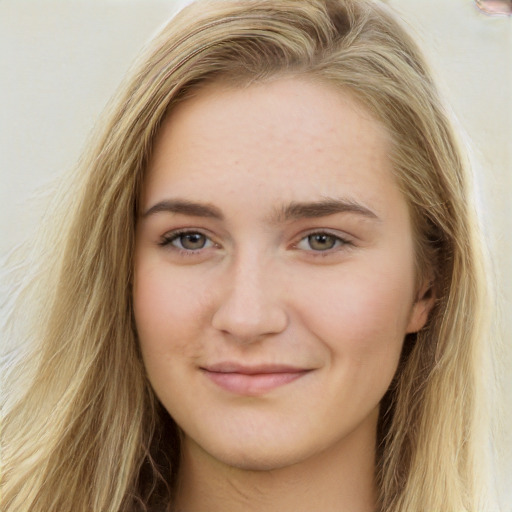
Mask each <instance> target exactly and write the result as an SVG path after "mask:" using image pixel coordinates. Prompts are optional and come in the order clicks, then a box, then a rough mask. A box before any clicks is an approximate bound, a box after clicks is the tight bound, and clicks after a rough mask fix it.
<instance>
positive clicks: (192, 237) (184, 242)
mask: <svg viewBox="0 0 512 512" xmlns="http://www.w3.org/2000/svg"><path fill="white" fill-rule="evenodd" d="M160 245H163V246H168V245H170V246H172V247H175V248H176V249H179V250H182V251H199V250H201V249H207V248H209V247H212V246H213V245H214V244H213V242H212V240H210V238H208V237H207V236H206V235H205V234H203V233H200V232H199V231H178V232H171V233H168V234H166V235H164V236H163V237H162V241H161V242H160Z"/></svg>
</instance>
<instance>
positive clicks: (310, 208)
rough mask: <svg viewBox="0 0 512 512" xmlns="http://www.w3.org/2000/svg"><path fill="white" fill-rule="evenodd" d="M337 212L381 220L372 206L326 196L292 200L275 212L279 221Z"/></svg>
mask: <svg viewBox="0 0 512 512" xmlns="http://www.w3.org/2000/svg"><path fill="white" fill-rule="evenodd" d="M336 213H355V214H357V215H362V216H363V217H367V218H368V219H374V220H379V217H378V216H377V214H376V213H375V212H374V211H372V210H370V208H368V207H366V206H363V205H362V204H360V203H357V202H355V201H353V200H350V199H335V198H326V199H323V200H320V201H311V202H295V201H293V202H291V203H290V204H288V205H286V206H284V207H283V208H281V209H280V210H277V211H276V213H275V218H276V220H277V222H287V221H291V220H298V219H311V218H317V217H327V216H328V215H334V214H336Z"/></svg>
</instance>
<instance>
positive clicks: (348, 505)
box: [175, 422, 376, 512]
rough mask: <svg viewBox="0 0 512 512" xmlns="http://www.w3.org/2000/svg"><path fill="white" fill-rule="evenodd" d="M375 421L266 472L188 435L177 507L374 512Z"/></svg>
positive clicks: (205, 511)
mask: <svg viewBox="0 0 512 512" xmlns="http://www.w3.org/2000/svg"><path fill="white" fill-rule="evenodd" d="M375 423H376V422H372V424H371V425H368V427H367V428H358V429H356V430H355V431H354V432H353V433H352V434H350V435H349V436H347V437H345V438H344V439H343V440H341V441H340V442H339V443H338V444H337V445H336V446H334V447H333V446H331V447H330V448H329V449H328V450H325V451H323V452H321V453H317V454H315V455H313V456H311V457H309V458H307V459H305V460H302V461H299V462H296V463H295V464H292V465H289V466H286V467H279V468H276V469H271V470H266V471H253V470H247V469H240V468H236V467H232V466H229V465H226V464H224V463H223V462H221V461H219V460H217V459H214V458H213V457H211V456H210V455H209V454H207V453H206V452H205V451H204V450H202V448H201V447H200V446H198V445H197V444H196V443H194V442H193V441H192V440H191V439H189V438H188V437H186V436H185V438H184V440H183V445H182V458H181V464H180V472H179V481H178V487H177V497H176V507H175V510H176V511H179V512H198V511H201V512H234V511H240V510H244V512H263V511H265V512H292V511H293V512H297V511H301V510H308V511H309V510H322V512H345V511H350V512H373V511H374V510H375V503H376V487H375V439H376V432H375V429H376V427H375Z"/></svg>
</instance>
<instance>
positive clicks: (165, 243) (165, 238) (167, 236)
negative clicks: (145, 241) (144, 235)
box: [158, 228, 219, 255]
mask: <svg viewBox="0 0 512 512" xmlns="http://www.w3.org/2000/svg"><path fill="white" fill-rule="evenodd" d="M192 234H199V235H202V236H204V237H205V238H206V239H207V241H209V242H211V245H209V246H208V247H201V248H199V249H186V248H181V247H176V246H175V245H173V243H172V242H174V241H175V240H176V239H177V238H179V237H180V236H182V235H192ZM158 245H160V246H162V247H164V248H167V249H170V250H174V251H177V252H180V253H183V254H188V255H193V254H199V253H201V252H204V251H205V250H208V249H211V248H212V247H219V244H218V243H216V242H215V241H214V240H213V238H212V236H211V235H210V234H209V233H208V232H207V231H206V230H204V229H201V228H178V229H172V230H170V231H167V232H166V233H164V234H163V235H162V236H161V237H160V240H159V242H158Z"/></svg>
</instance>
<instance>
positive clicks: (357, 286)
mask: <svg viewBox="0 0 512 512" xmlns="http://www.w3.org/2000/svg"><path fill="white" fill-rule="evenodd" d="M325 282H328V283H329V286H326V287H323V288H322V289H317V290H314V291H313V293H310V294H309V298H308V300H307V301H306V300H305V301H304V302H303V304H302V307H301V309H302V311H303V318H304V321H305V322H306V324H307V326H308V328H309V329H310V330H311V331H313V332H315V333H316V335H317V337H318V338H319V339H321V340H323V342H324V344H325V345H327V348H328V349H329V351H330V352H331V354H332V356H333V359H334V360H342V361H343V364H345V365H349V364H350V365H351V368H352V370H354V371H357V370H358V369H360V368H361V369H364V370H365V371H368V370H369V369H372V370H374V371H375V372H376V373H379V372H380V371H381V370H383V371H384V370H385V371H386V372H388V373H389V372H392V373H394V369H395V367H396V364H397V362H398V359H399V356H400V352H401V348H402V344H403V340H404V337H405V334H406V327H407V323H408V318H409V315H410V309H411V305H412V304H411V303H412V300H411V297H412V285H411V283H412V282H413V279H412V277H411V278H409V277H408V276H407V275H404V272H403V270H402V271H399V269H393V268H391V269H390V268H387V269H386V270H385V271H384V270H383V271H375V270H373V271H371V272H368V271H364V270H361V271H358V270H357V269H354V268H352V269H350V270H347V272H338V274H337V275H333V276H331V277H330V279H326V280H325ZM296 295H297V296H298V295H299V294H298V293H297V294H296ZM385 368H387V369H385ZM369 378H371V375H369Z"/></svg>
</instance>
